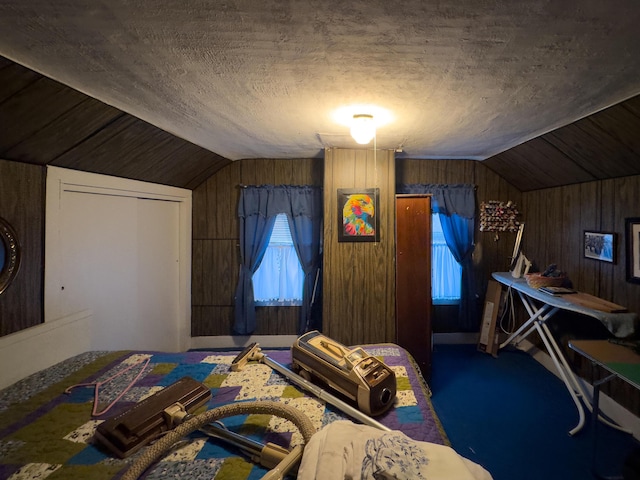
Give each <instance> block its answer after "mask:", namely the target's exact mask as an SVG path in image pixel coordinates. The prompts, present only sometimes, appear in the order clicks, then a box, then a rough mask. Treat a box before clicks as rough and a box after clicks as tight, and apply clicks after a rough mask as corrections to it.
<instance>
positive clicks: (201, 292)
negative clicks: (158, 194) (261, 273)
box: [191, 159, 322, 336]
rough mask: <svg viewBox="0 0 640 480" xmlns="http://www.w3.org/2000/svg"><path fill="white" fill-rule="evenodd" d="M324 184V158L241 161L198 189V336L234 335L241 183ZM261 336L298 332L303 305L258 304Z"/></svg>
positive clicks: (193, 331)
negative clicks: (300, 311)
mask: <svg viewBox="0 0 640 480" xmlns="http://www.w3.org/2000/svg"><path fill="white" fill-rule="evenodd" d="M267 184H269V185H317V186H321V185H322V159H301V160H298V159H294V160H277V159H276V160H272V159H260V160H239V161H236V162H233V163H231V164H230V165H228V166H226V167H224V168H222V169H221V170H220V171H218V172H217V173H216V174H215V175H213V176H211V177H210V178H209V179H208V180H207V181H206V182H204V183H203V184H201V185H200V186H199V187H198V188H196V189H195V190H194V191H193V270H192V280H191V292H192V293H191V297H192V300H191V304H192V314H191V315H192V320H191V334H192V335H193V336H209V335H231V333H232V325H233V303H234V296H235V290H236V286H237V284H238V271H239V265H240V252H239V227H238V200H239V195H240V190H239V185H267ZM256 314H257V322H258V327H257V329H256V331H255V333H256V334H258V335H265V334H268V335H295V334H296V333H297V325H298V315H299V309H298V308H292V307H287V308H277V307H258V308H257V310H256Z"/></svg>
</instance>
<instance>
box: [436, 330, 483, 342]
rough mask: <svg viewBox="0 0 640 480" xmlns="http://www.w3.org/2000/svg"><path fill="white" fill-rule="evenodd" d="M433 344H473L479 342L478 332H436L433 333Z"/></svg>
mask: <svg viewBox="0 0 640 480" xmlns="http://www.w3.org/2000/svg"><path fill="white" fill-rule="evenodd" d="M432 340H433V344H434V345H436V344H440V345H447V344H472V343H478V333H477V332H475V333H474V332H454V333H434V334H433V335H432Z"/></svg>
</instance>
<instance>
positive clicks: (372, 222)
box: [337, 188, 380, 242]
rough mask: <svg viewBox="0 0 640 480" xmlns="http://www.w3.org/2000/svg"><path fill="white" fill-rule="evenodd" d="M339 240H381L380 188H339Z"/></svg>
mask: <svg viewBox="0 0 640 480" xmlns="http://www.w3.org/2000/svg"><path fill="white" fill-rule="evenodd" d="M337 199H338V211H337V213H338V242H379V241H380V211H379V209H380V208H379V205H380V189H378V188H359V189H354V188H339V189H338V191H337Z"/></svg>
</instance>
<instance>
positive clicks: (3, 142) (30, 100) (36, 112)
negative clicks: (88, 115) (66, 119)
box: [0, 77, 86, 156]
mask: <svg viewBox="0 0 640 480" xmlns="http://www.w3.org/2000/svg"><path fill="white" fill-rule="evenodd" d="M85 98H86V96H85V95H84V94H82V93H80V92H77V91H75V90H72V89H70V88H68V87H66V86H64V85H62V84H60V83H58V82H54V81H53V80H49V79H48V78H45V77H41V78H40V79H39V80H37V81H35V82H33V83H30V84H28V85H27V86H26V87H25V88H23V89H21V90H19V91H18V92H16V93H15V94H14V95H13V96H11V97H10V98H8V99H7V100H5V101H4V102H2V108H0V125H11V128H2V129H0V154H1V155H3V156H4V154H5V152H6V151H8V150H9V149H10V148H12V147H13V146H15V145H17V144H18V143H20V142H23V141H25V140H26V139H28V138H29V137H30V136H32V135H33V134H34V133H36V132H37V131H38V130H40V129H41V128H43V127H45V126H46V125H49V124H50V123H53V122H55V121H56V120H57V119H58V118H59V117H60V116H62V115H64V114H65V113H66V112H68V111H69V110H71V109H72V108H73V107H75V106H76V105H78V104H79V103H81V102H82V101H83V100H84V99H85Z"/></svg>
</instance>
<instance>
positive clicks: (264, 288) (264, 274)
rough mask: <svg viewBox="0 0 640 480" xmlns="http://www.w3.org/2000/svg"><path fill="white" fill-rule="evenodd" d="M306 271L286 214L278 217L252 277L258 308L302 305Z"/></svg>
mask: <svg viewBox="0 0 640 480" xmlns="http://www.w3.org/2000/svg"><path fill="white" fill-rule="evenodd" d="M303 282H304V272H303V270H302V266H301V265H300V260H299V259H298V254H297V253H296V249H295V247H294V246H293V240H292V239H291V232H290V231H289V222H288V221H287V216H286V215H285V214H284V213H281V214H279V215H278V216H277V217H276V223H275V225H274V226H273V232H271V238H270V239H269V246H268V247H267V251H266V252H265V254H264V258H263V259H262V263H260V266H259V267H258V270H256V272H255V273H254V274H253V298H254V300H255V302H256V305H258V306H299V305H302V284H303Z"/></svg>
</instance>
